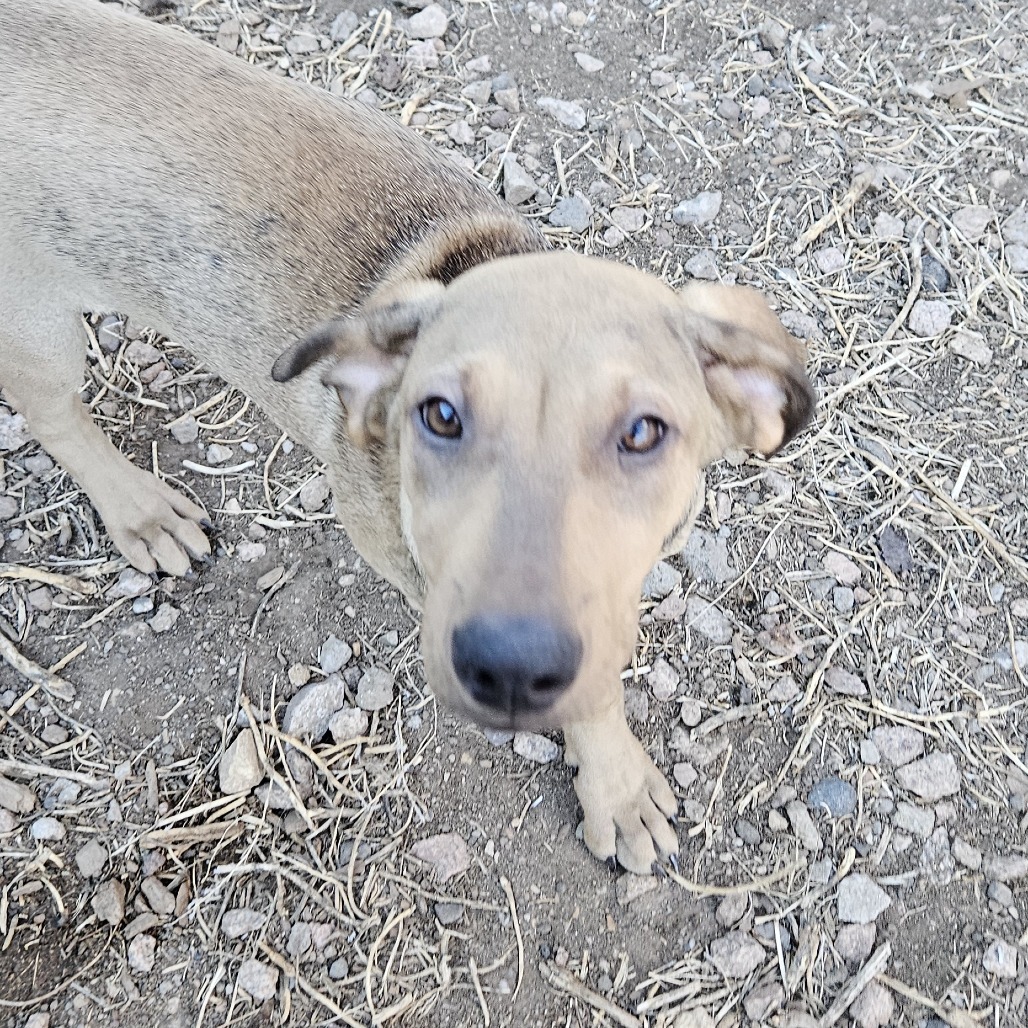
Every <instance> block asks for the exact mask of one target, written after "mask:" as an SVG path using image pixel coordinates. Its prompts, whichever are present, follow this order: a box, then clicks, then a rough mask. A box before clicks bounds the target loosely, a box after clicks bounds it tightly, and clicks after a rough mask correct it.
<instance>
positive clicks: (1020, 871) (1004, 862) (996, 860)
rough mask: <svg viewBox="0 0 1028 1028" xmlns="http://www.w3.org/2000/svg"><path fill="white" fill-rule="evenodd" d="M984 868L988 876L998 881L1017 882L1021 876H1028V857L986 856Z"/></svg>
mask: <svg viewBox="0 0 1028 1028" xmlns="http://www.w3.org/2000/svg"><path fill="white" fill-rule="evenodd" d="M983 870H984V872H985V877H986V878H992V879H994V880H995V881H997V882H1015V881H1018V880H1019V879H1021V878H1028V857H1023V856H1020V855H1011V856H1009V857H998V856H997V857H986V858H985V863H984V866H983Z"/></svg>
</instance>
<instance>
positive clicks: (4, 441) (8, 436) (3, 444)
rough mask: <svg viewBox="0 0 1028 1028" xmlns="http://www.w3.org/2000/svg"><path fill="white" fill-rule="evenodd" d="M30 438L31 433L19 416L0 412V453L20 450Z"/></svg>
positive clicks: (22, 418)
mask: <svg viewBox="0 0 1028 1028" xmlns="http://www.w3.org/2000/svg"><path fill="white" fill-rule="evenodd" d="M31 438H32V433H31V432H30V431H29V427H28V425H27V424H26V423H25V418H24V417H23V416H22V415H21V414H8V413H7V412H6V411H4V410H0V453H5V452H7V451H14V450H20V449H21V448H22V447H23V446H24V445H25V444H26V443H27V442H28V441H29V440H30V439H31Z"/></svg>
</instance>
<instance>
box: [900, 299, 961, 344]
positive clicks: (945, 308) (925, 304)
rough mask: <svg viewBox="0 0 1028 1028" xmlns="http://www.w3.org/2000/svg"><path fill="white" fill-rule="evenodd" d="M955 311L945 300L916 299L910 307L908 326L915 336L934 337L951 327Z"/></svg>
mask: <svg viewBox="0 0 1028 1028" xmlns="http://www.w3.org/2000/svg"><path fill="white" fill-rule="evenodd" d="M952 320H953V312H952V310H950V306H949V304H948V303H947V302H946V301H945V300H916V301H915V302H914V306H913V307H912V308H911V309H910V315H909V316H908V318H907V326H908V327H909V329H910V331H911V332H913V333H914V335H915V336H920V337H921V338H922V339H934V338H935V337H936V336H939V335H942V333H943V332H945V331H946V329H947V328H949V325H950V322H951V321H952Z"/></svg>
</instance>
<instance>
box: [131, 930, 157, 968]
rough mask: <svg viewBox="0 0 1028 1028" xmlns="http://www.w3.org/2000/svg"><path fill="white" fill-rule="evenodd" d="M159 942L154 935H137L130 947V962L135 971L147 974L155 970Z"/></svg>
mask: <svg viewBox="0 0 1028 1028" xmlns="http://www.w3.org/2000/svg"><path fill="white" fill-rule="evenodd" d="M156 949H157V940H156V939H155V938H154V937H153V936H152V935H137V936H136V937H135V938H134V939H133V940H132V941H131V942H130V943H129V945H128V962H129V967H131V968H132V970H133V971H139V972H140V973H141V974H147V973H148V972H150V971H152V970H153V965H154V951H155V950H156Z"/></svg>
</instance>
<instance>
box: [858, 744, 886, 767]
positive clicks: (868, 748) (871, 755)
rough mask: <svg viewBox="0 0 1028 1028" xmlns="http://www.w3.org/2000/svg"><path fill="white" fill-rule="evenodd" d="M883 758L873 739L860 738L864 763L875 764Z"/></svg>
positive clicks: (862, 761) (861, 756)
mask: <svg viewBox="0 0 1028 1028" xmlns="http://www.w3.org/2000/svg"><path fill="white" fill-rule="evenodd" d="M881 759H882V754H881V751H880V750H879V749H878V747H877V746H876V745H875V742H874V740H873V739H861V740H860V762H861V763H862V764H868V765H870V766H874V765H875V764H877V763H879V762H880V761H881Z"/></svg>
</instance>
